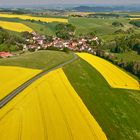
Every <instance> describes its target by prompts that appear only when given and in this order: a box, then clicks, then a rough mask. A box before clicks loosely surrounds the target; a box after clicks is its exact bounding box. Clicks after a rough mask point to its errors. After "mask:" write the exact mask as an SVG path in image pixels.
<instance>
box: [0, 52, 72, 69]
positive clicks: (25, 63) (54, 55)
mask: <svg viewBox="0 0 140 140" xmlns="http://www.w3.org/2000/svg"><path fill="white" fill-rule="evenodd" d="M71 58H73V54H72V53H69V54H67V53H64V52H57V51H38V52H32V53H25V54H22V55H19V56H15V57H13V58H12V57H11V58H7V59H0V65H1V66H19V67H26V68H32V69H42V70H43V69H50V68H52V67H55V66H57V65H59V64H60V63H63V62H65V61H68V60H70V59H71Z"/></svg>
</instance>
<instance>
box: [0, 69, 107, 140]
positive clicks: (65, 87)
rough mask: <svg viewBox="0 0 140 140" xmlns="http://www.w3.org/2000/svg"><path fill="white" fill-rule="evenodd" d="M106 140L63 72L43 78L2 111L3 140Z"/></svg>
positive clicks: (0, 136)
mask: <svg viewBox="0 0 140 140" xmlns="http://www.w3.org/2000/svg"><path fill="white" fill-rule="evenodd" d="M17 139H20V140H31V139H32V140H85V139H87V140H106V139H107V138H106V136H105V134H104V132H103V131H102V129H101V128H100V126H99V125H98V123H97V122H96V120H95V119H94V118H93V117H92V115H91V114H90V112H89V111H88V110H87V108H86V107H85V105H84V104H83V102H82V100H81V99H80V97H79V96H78V95H77V93H76V92H75V90H74V89H73V87H72V86H71V85H70V83H69V81H68V79H67V77H66V76H65V74H64V72H63V70H62V69H61V68H60V69H57V70H54V71H52V72H50V73H49V74H47V75H45V76H43V77H41V78H40V79H38V80H37V81H35V82H34V83H33V84H32V85H30V86H29V87H28V88H26V89H25V90H24V91H22V92H21V93H20V94H19V95H18V96H16V97H15V98H14V99H13V100H11V101H10V102H9V103H8V104H7V105H6V106H5V107H3V108H2V109H1V110H0V140H17Z"/></svg>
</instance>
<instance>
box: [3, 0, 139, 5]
mask: <svg viewBox="0 0 140 140" xmlns="http://www.w3.org/2000/svg"><path fill="white" fill-rule="evenodd" d="M90 3H91V4H118V5H120V4H123V5H129V4H140V0H0V5H28V4H29V5H30V4H31V5H32V4H35V5H37V4H90Z"/></svg>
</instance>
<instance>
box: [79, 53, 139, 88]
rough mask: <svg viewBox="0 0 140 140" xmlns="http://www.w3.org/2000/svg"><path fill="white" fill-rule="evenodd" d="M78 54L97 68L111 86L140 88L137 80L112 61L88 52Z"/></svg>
mask: <svg viewBox="0 0 140 140" xmlns="http://www.w3.org/2000/svg"><path fill="white" fill-rule="evenodd" d="M77 55H78V56H80V57H81V58H82V59H84V60H85V61H87V62H88V63H89V64H90V65H92V66H93V67H94V68H95V69H97V70H98V71H99V72H100V73H101V74H102V76H103V77H104V78H105V79H106V81H107V82H108V83H109V85H110V86H111V87H113V88H124V89H134V90H140V85H139V83H138V81H137V80H135V79H134V78H132V77H131V76H129V75H128V74H127V73H125V72H123V71H122V70H120V69H119V68H118V67H116V66H115V65H113V64H111V63H110V62H108V61H106V60H104V59H102V58H99V57H97V56H94V55H91V54H88V53H77Z"/></svg>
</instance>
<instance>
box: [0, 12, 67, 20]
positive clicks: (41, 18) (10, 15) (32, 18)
mask: <svg viewBox="0 0 140 140" xmlns="http://www.w3.org/2000/svg"><path fill="white" fill-rule="evenodd" d="M0 17H5V18H19V19H23V20H26V19H30V20H36V21H39V20H40V21H42V22H68V19H64V18H45V17H33V16H30V15H16V14H0Z"/></svg>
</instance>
